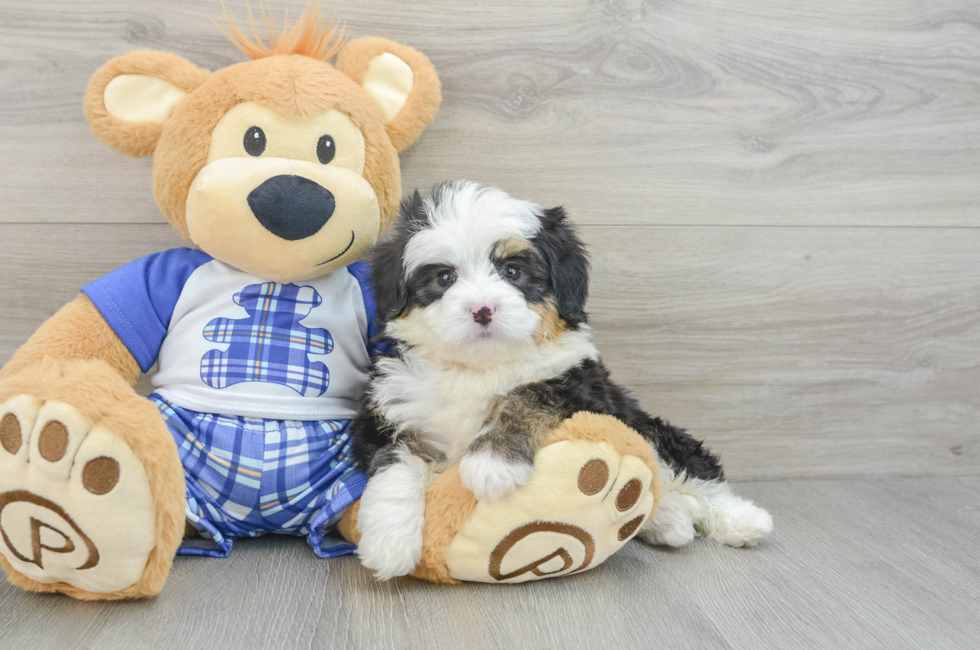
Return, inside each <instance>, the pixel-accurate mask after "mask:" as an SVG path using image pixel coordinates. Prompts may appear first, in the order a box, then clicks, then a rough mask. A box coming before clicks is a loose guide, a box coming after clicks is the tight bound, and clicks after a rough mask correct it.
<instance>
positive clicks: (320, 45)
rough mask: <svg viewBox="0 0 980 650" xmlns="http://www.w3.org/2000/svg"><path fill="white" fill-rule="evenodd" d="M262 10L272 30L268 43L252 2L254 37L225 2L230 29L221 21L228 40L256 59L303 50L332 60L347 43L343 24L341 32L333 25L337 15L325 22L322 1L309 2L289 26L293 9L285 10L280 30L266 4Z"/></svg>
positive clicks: (267, 25) (305, 53)
mask: <svg viewBox="0 0 980 650" xmlns="http://www.w3.org/2000/svg"><path fill="white" fill-rule="evenodd" d="M259 11H260V13H261V15H262V22H264V23H265V28H266V31H267V32H268V34H269V42H268V43H266V42H265V41H264V40H263V39H262V37H261V36H259V31H258V29H257V28H256V26H255V17H254V16H253V15H252V6H251V5H248V22H249V23H250V24H251V26H252V35H253V37H252V38H249V37H248V36H247V35H246V34H244V33H243V32H242V30H241V29H239V28H238V25H236V24H235V21H234V20H233V19H232V17H231V14H230V13H229V12H228V8H227V7H226V6H225V3H224V2H222V3H221V12H222V14H224V18H225V22H226V23H227V24H228V27H227V29H226V28H224V27H222V26H221V25H218V29H220V30H221V31H222V33H224V35H225V36H227V37H228V40H230V41H231V42H232V44H234V46H235V47H237V48H238V49H239V50H241V51H242V52H244V53H245V54H247V55H248V56H249V57H250V58H252V59H261V58H264V57H267V56H275V55H277V54H302V55H303V56H308V57H312V58H314V59H321V60H323V61H329V60H330V59H332V58H333V57H334V55H335V54H337V52H338V51H339V50H340V47H341V45H343V43H344V28H343V26H341V28H340V30H339V32H338V31H337V30H334V29H333V19H330V21H329V22H327V24H326V25H324V24H323V15H322V14H321V13H320V3H319V1H318V0H311V2H310V3H309V4H307V5H306V9H304V10H303V13H302V14H301V15H300V17H299V20H297V21H296V24H294V25H293V26H292V27H289V11H288V9H287V10H286V12H285V16H284V19H283V26H282V30H281V31H280V30H278V29H276V28H275V27H273V26H272V25H271V23H270V22H269V18H270V15H269V14H271V13H272V12H271V10H270V11H269V13H268V14H267V13H266V10H265V7H264V6H263V5H262V4H261V3H260V4H259Z"/></svg>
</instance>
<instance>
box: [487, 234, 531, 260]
mask: <svg viewBox="0 0 980 650" xmlns="http://www.w3.org/2000/svg"><path fill="white" fill-rule="evenodd" d="M532 250H534V246H532V245H531V242H529V241H528V240H526V239H519V238H517V237H513V238H511V239H505V240H504V241H502V242H499V243H498V244H497V245H496V246H495V247H494V249H493V257H494V259H498V260H503V259H507V258H508V257H513V256H514V255H518V254H520V253H525V252H527V251H532Z"/></svg>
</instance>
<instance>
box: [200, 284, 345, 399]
mask: <svg viewBox="0 0 980 650" xmlns="http://www.w3.org/2000/svg"><path fill="white" fill-rule="evenodd" d="M234 299H235V302H236V303H237V304H239V305H241V306H242V307H244V308H245V311H247V312H248V314H249V317H248V318H242V319H231V318H215V319H214V320H212V321H211V322H209V323H208V324H207V326H206V327H205V328H204V338H205V339H207V340H208V341H212V342H214V343H229V344H230V345H229V346H228V349H227V350H225V351H221V350H211V351H209V352H208V353H207V354H205V355H204V357H203V358H202V359H201V380H202V381H204V383H205V384H207V385H208V386H210V387H211V388H227V387H228V386H233V385H235V384H240V383H242V382H245V381H262V382H269V383H274V384H282V385H283V386H289V387H290V388H292V389H293V390H295V391H296V392H297V393H299V394H300V395H303V396H304V397H317V396H319V395H323V394H324V393H325V392H327V386H329V385H330V371H329V370H328V369H327V366H326V364H324V363H321V362H319V361H315V362H311V361H310V360H309V356H308V355H310V354H329V353H330V352H331V351H332V350H333V339H332V338H331V337H330V332H328V331H327V330H325V329H320V328H313V329H308V328H306V327H303V326H302V325H300V324H299V321H301V320H302V319H304V318H306V316H308V315H309V313H310V312H311V311H312V310H313V309H314V308H315V307H316V306H318V305H319V304H320V303H321V302H323V299H322V298H320V294H318V293H317V292H316V290H315V289H314V288H313V287H310V286H302V287H301V286H297V285H295V284H280V283H278V282H265V283H263V284H252V285H249V286H247V287H245V288H244V289H242V290H241V291H240V292H238V293H236V294H235V298H234Z"/></svg>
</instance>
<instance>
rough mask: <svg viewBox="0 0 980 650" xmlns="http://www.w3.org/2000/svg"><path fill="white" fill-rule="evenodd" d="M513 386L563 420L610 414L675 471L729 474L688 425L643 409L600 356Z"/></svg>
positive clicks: (709, 477)
mask: <svg viewBox="0 0 980 650" xmlns="http://www.w3.org/2000/svg"><path fill="white" fill-rule="evenodd" d="M515 391H517V392H519V399H520V400H521V401H523V402H527V401H528V399H529V394H530V395H533V400H534V402H536V403H537V405H538V407H539V408H541V409H542V410H545V411H547V412H549V413H554V414H555V415H556V416H558V417H559V418H560V419H562V420H564V419H566V418H569V417H571V416H572V415H574V414H575V413H577V412H579V411H589V412H591V413H598V414H600V415H611V416H613V417H614V418H616V419H618V420H621V421H622V422H623V423H625V424H626V425H627V426H629V427H631V428H632V429H635V430H636V432H637V433H639V434H640V435H641V436H643V437H644V438H646V439H647V440H649V441H650V442H651V443H652V444H653V447H654V449H656V451H657V454H658V455H659V456H660V459H661V460H662V461H663V462H664V463H666V464H667V465H669V466H670V467H672V468H674V469H675V470H676V471H684V472H687V475H688V476H689V477H691V478H699V479H704V480H711V481H721V480H724V478H725V472H724V471H723V470H722V467H721V463H720V462H719V460H718V457H717V456H715V455H714V454H712V453H711V452H710V451H708V450H707V449H705V447H704V445H703V444H702V443H701V441H699V440H695V439H694V438H693V437H691V436H690V435H689V434H688V433H687V432H686V431H685V430H684V429H679V428H677V427H675V426H672V425H671V424H670V423H669V422H667V421H665V420H662V419H660V418H657V417H652V416H650V415H648V414H647V413H645V412H644V411H643V409H642V408H640V404H639V402H637V401H636V399H634V398H633V396H632V395H630V393H629V391H627V390H626V389H625V388H623V387H622V386H620V385H618V384H617V383H615V382H614V381H613V380H612V378H610V376H609V371H608V370H606V367H605V365H603V363H602V362H601V361H594V360H592V359H586V360H585V361H583V362H582V363H580V364H579V365H577V366H575V367H574V368H572V369H571V370H568V371H567V372H565V373H564V374H562V375H559V376H558V377H554V378H552V379H548V380H546V381H542V382H537V383H533V384H525V385H523V386H520V387H518V388H516V389H515ZM515 391H512V392H515ZM509 398H510V394H509V393H508V395H507V399H509Z"/></svg>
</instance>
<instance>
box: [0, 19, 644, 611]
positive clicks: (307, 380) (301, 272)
mask: <svg viewBox="0 0 980 650" xmlns="http://www.w3.org/2000/svg"><path fill="white" fill-rule="evenodd" d="M231 37H232V39H233V40H234V41H235V42H236V44H238V45H239V47H240V48H241V49H242V50H243V51H245V52H246V53H247V54H248V55H249V56H250V57H251V60H249V61H247V62H244V63H239V64H236V65H232V66H229V67H227V68H224V69H221V70H218V71H215V72H208V71H206V70H202V69H200V68H198V67H196V66H194V65H193V64H191V63H190V62H188V61H186V60H184V59H182V58H181V57H178V56H176V55H173V54H168V53H164V52H146V51H140V52H132V53H130V54H127V55H125V56H122V57H119V58H117V59H114V60H112V61H110V62H109V63H107V64H106V65H105V66H103V67H102V68H101V69H100V70H99V71H98V72H96V74H95V75H94V76H93V77H92V79H91V81H90V83H89V87H88V91H87V93H86V95H85V114H86V117H87V118H88V120H89V123H90V124H91V127H92V131H93V132H94V133H95V135H96V136H97V137H99V138H100V139H101V140H102V141H103V142H104V143H106V144H108V145H109V146H111V147H113V148H115V149H117V150H119V151H121V152H123V153H126V154H129V155H131V156H147V155H150V154H152V155H153V156H154V166H153V188H154V195H155V197H156V200H157V204H158V205H159V207H160V209H161V210H162V211H163V213H164V214H165V215H166V217H167V219H168V220H169V221H170V223H171V224H172V225H173V227H174V228H175V229H176V230H177V231H178V232H179V233H180V234H181V235H182V236H183V237H184V238H185V239H186V240H187V241H188V242H189V243H190V244H191V245H192V246H193V248H182V249H174V250H171V251H164V252H162V253H158V254H155V255H151V256H148V257H146V258H142V259H140V260H136V261H134V262H132V263H130V264H128V265H126V266H124V267H121V268H120V269H117V270H115V271H113V272H112V273H110V274H108V275H107V276H105V277H104V278H101V279H99V280H96V281H94V282H91V283H90V284H87V285H86V286H85V287H83V290H82V293H81V294H80V295H79V296H78V298H76V299H75V300H74V301H72V302H71V303H69V304H68V305H66V306H65V307H63V308H62V309H61V310H60V311H58V313H56V314H55V315H54V316H53V317H52V318H51V319H50V320H48V321H47V322H46V323H44V324H43V325H42V326H41V327H40V328H39V329H38V330H37V332H36V333H35V334H34V335H33V336H32V337H31V338H30V339H29V340H28V341H27V343H25V344H24V346H23V347H21V348H20V349H19V350H18V351H17V353H16V354H15V355H14V357H13V358H12V359H11V360H10V362H9V363H8V364H7V365H6V366H5V367H4V368H3V369H2V371H0V443H2V444H0V565H2V566H3V568H4V569H5V571H6V572H7V574H8V576H9V578H10V580H11V581H12V582H13V583H15V584H17V585H20V586H22V587H24V588H26V589H31V590H35V591H57V592H63V593H66V594H69V595H71V596H74V597H77V598H83V599H118V598H137V597H143V596H148V595H152V594H155V593H157V592H159V591H160V589H161V588H162V587H163V585H164V582H165V581H166V578H167V575H168V572H169V570H170V566H171V563H172V561H173V558H174V555H175V553H187V554H198V555H217V556H223V555H227V553H228V552H229V550H230V548H231V545H232V544H233V542H234V541H235V539H237V538H238V537H242V536H254V535H258V534H263V533H267V532H272V533H284V534H294V535H303V536H306V537H307V539H308V540H309V542H310V545H311V546H312V547H313V550H314V551H315V552H316V553H317V554H318V555H320V556H321V557H328V556H333V555H340V554H344V553H349V552H351V551H352V550H353V545H352V544H350V543H339V542H331V541H330V538H329V536H327V535H325V532H326V531H328V530H331V529H338V530H339V531H340V532H341V534H343V535H344V537H345V538H346V539H347V540H350V541H351V542H356V540H357V537H358V534H357V530H356V510H357V506H356V500H357V499H358V498H359V496H360V493H361V492H362V491H363V489H364V484H365V482H366V479H365V477H364V475H363V474H362V473H361V472H360V471H359V470H358V469H357V468H356V467H355V466H354V465H353V463H352V461H351V460H350V456H349V453H348V450H349V443H350V440H349V435H348V432H347V427H348V425H349V422H350V419H351V417H352V416H353V415H354V414H356V412H357V410H358V408H359V406H360V401H361V399H362V397H363V394H364V391H365V388H366V384H367V381H368V367H369V359H370V356H371V355H372V354H377V353H383V352H384V350H383V349H382V346H379V345H378V342H377V341H376V340H375V335H376V334H377V328H376V327H375V325H374V318H373V316H374V314H373V310H374V303H373V297H372V292H371V288H370V284H369V273H368V269H367V267H366V266H365V265H364V263H363V262H359V261H358V260H359V259H360V258H361V257H362V255H363V254H364V253H365V251H367V250H368V249H369V248H370V247H371V246H372V245H373V244H374V243H375V241H376V240H377V238H378V236H379V234H380V233H381V232H383V231H384V230H385V228H386V227H387V226H388V225H389V223H390V222H391V220H392V219H393V217H394V215H395V213H396V211H397V206H398V202H399V199H400V196H401V183H400V172H399V161H398V152H399V151H401V150H402V149H404V148H405V147H407V146H408V145H410V144H411V143H412V142H414V141H415V140H416V139H417V138H418V137H419V136H420V135H421V133H422V131H423V129H424V128H425V127H426V125H428V123H429V122H430V121H431V120H432V119H433V117H434V116H435V113H436V111H437V109H438V106H439V102H440V87H439V80H438V78H437V76H436V73H435V71H434V69H433V67H432V65H431V64H430V62H429V60H428V59H427V58H426V57H425V56H423V55H422V54H420V53H419V52H417V51H415V50H413V49H411V48H409V47H406V46H403V45H399V44H397V43H393V42H390V41H386V40H383V39H379V38H363V39H357V40H353V41H350V42H348V43H346V44H345V45H342V46H340V45H338V43H337V41H336V39H335V38H334V37H333V34H332V33H331V31H330V30H329V28H324V27H323V24H322V21H321V19H320V18H319V15H318V13H317V12H315V11H311V10H307V12H306V13H304V15H303V17H302V18H301V19H300V20H299V22H297V23H296V25H295V26H294V27H293V28H291V29H290V30H289V31H288V32H285V33H280V34H273V35H272V36H271V38H270V41H271V42H270V43H269V44H265V43H263V42H261V41H255V42H253V41H250V40H248V39H247V38H245V37H244V36H243V35H242V34H241V32H239V31H238V30H237V29H235V28H232V31H231ZM334 56H336V61H335V63H334V64H333V65H331V64H330V63H329V62H328V61H329V60H331V59H333V58H334ZM96 254H97V252H96ZM156 364H159V365H158V372H157V373H156V375H154V378H153V386H154V393H153V394H152V395H151V396H150V398H149V399H147V398H145V397H141V396H139V395H138V394H137V393H136V392H135V391H134V389H133V386H134V385H135V384H136V381H137V380H138V379H139V377H140V376H141V374H142V373H145V372H148V371H149V370H150V369H151V368H152V367H153V366H154V365H156ZM536 468H537V469H536V471H535V474H534V475H533V476H532V479H531V481H530V482H529V483H528V484H527V485H525V486H523V487H522V488H521V489H520V490H518V491H517V492H515V493H513V494H511V495H510V496H509V497H507V498H506V499H504V500H502V501H499V502H493V503H478V502H477V501H476V500H475V498H474V497H473V496H472V494H470V493H469V492H468V491H466V490H465V489H464V488H462V486H461V484H460V481H459V472H458V469H457V468H455V467H454V468H451V469H450V470H449V471H447V472H445V473H444V474H443V475H442V476H440V477H438V478H437V479H436V480H435V481H433V483H432V484H431V486H430V488H429V495H428V501H427V506H426V528H425V545H424V549H423V555H422V559H421V562H420V564H419V566H418V568H417V570H416V572H415V575H417V576H419V577H422V578H426V579H429V580H434V581H441V582H455V581H459V580H481V581H487V582H513V581H520V580H528V579H537V578H541V577H546V576H550V575H564V574H567V573H571V572H574V571H580V570H584V569H587V568H592V567H594V566H596V565H598V564H599V563H601V562H602V561H603V560H604V559H605V558H606V557H608V556H609V555H611V554H612V553H613V552H614V551H615V550H616V549H618V548H619V547H620V546H621V545H622V544H623V543H625V541H626V540H628V539H629V538H630V537H631V536H632V535H633V534H634V533H635V532H636V530H637V529H638V528H639V527H640V525H641V524H642V523H643V522H644V521H645V520H646V518H647V517H649V516H650V514H651V512H652V510H653V509H654V507H655V501H656V500H657V499H658V498H659V485H660V481H659V479H658V478H657V465H656V461H655V459H654V457H653V455H652V453H651V451H650V449H649V447H648V445H647V444H646V443H644V442H643V441H642V439H640V438H639V436H637V435H636V434H635V433H634V432H632V431H631V430H629V429H627V428H626V427H625V426H623V425H622V424H620V423H619V422H618V421H616V420H613V419H611V418H604V417H601V416H593V415H589V414H579V415H578V416H576V417H574V418H572V419H571V420H568V421H566V422H565V423H564V424H563V425H562V426H561V427H559V429H557V430H556V431H554V432H553V433H552V434H551V437H550V438H549V440H548V444H547V445H546V446H545V447H544V448H543V449H542V451H541V452H540V453H539V455H538V458H537V459H536ZM632 478H638V479H640V480H641V482H642V484H643V490H642V491H641V493H640V494H639V495H633V496H635V498H632V497H631V498H630V499H628V501H629V503H626V504H625V506H624V500H623V499H622V498H620V499H619V500H618V503H617V506H618V507H616V506H614V505H613V504H614V502H617V499H616V497H617V494H618V493H619V490H620V489H621V487H622V485H625V483H626V482H627V481H629V480H630V479H632ZM634 485H635V483H634ZM610 495H611V496H610ZM185 527H186V531H185ZM185 538H186V539H185ZM182 541H183V544H182ZM178 549H179V550H178Z"/></svg>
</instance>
